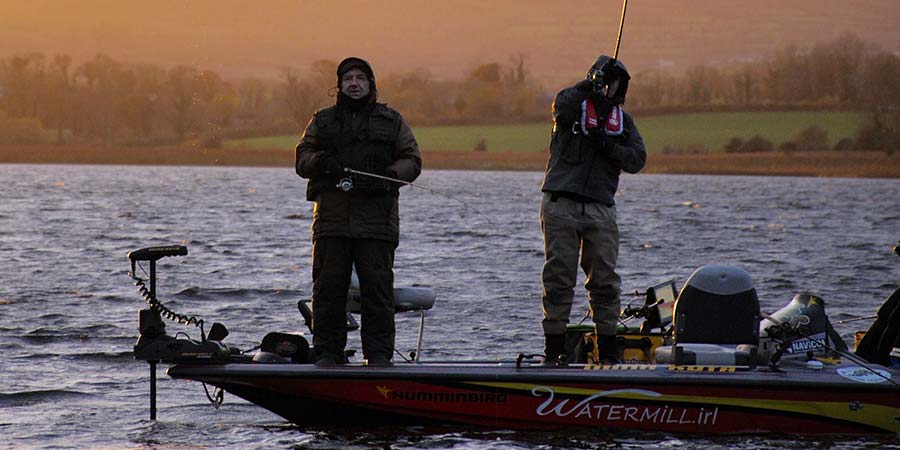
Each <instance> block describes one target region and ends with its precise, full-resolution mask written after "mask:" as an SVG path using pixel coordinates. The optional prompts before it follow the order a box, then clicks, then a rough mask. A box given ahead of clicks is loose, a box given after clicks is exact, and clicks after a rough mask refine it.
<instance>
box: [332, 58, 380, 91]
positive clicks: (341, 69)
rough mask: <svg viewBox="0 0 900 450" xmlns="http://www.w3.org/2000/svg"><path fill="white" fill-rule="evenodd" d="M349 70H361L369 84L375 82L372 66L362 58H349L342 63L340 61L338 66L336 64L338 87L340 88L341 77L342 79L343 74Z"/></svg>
mask: <svg viewBox="0 0 900 450" xmlns="http://www.w3.org/2000/svg"><path fill="white" fill-rule="evenodd" d="M350 69H359V70H361V71H362V72H363V73H364V74H366V76H367V77H369V81H370V82H373V83H374V82H375V73H374V72H373V71H372V65H371V64H369V62H368V61H366V60H364V59H362V58H357V57H355V56H351V57H349V58H346V59H344V60H343V61H341V63H340V64H338V67H337V78H338V86H340V84H341V77H343V76H344V74H345V73H347V72H349V71H350Z"/></svg>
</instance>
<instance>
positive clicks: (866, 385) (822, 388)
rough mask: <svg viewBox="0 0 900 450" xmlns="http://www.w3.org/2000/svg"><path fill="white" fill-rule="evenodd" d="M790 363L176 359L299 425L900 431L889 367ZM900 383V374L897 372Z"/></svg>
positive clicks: (193, 374) (179, 369) (187, 370)
mask: <svg viewBox="0 0 900 450" xmlns="http://www.w3.org/2000/svg"><path fill="white" fill-rule="evenodd" d="M878 370H879V373H881V374H882V376H872V374H871V373H869V372H868V371H865V369H860V368H853V367H846V368H840V367H838V368H826V369H824V370H809V369H802V368H800V369H797V370H791V371H781V372H772V371H763V370H747V371H740V370H735V368H733V367H705V368H704V367H690V368H687V367H679V366H665V365H619V366H586V367H585V368H581V367H571V368H543V367H539V366H527V365H525V366H521V367H517V366H516V365H515V364H512V363H498V364H409V365H398V366H395V367H391V368H370V367H365V366H361V365H359V366H358V365H346V366H339V367H335V368H318V367H315V366H312V365H307V364H222V365H175V366H173V367H171V368H170V369H169V375H170V376H172V377H173V378H178V379H191V380H196V381H202V382H204V383H209V384H212V385H215V386H218V387H220V388H222V389H224V390H226V391H228V392H230V393H232V394H234V395H237V396H239V397H242V398H244V399H246V400H248V401H250V402H253V403H255V404H257V405H260V406H262V407H264V408H266V409H268V410H270V411H272V412H274V413H276V414H278V415H280V416H282V417H284V418H286V419H287V420H290V421H291V422H294V423H296V424H298V425H300V426H308V425H323V426H330V425H344V424H366V425H372V424H387V423H392V424H429V423H458V424H470V425H479V426H486V427H498V428H512V429H559V428H568V427H580V428H584V427H597V428H629V429H636V430H653V431H664V432H690V433H762V432H774V433H791V434H797V433H800V434H821V433H826V434H872V433H895V434H896V433H900V388H898V387H897V385H896V384H893V383H891V382H890V381H889V380H887V379H885V378H884V376H883V375H886V376H887V378H890V379H891V380H897V378H898V377H900V374H898V372H896V371H889V370H886V369H881V368H879V369H878ZM894 383H896V381H894Z"/></svg>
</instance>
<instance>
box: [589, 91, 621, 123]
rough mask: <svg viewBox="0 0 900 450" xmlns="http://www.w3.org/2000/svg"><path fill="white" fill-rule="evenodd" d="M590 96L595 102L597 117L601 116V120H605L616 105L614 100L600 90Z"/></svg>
mask: <svg viewBox="0 0 900 450" xmlns="http://www.w3.org/2000/svg"><path fill="white" fill-rule="evenodd" d="M588 98H589V99H590V100H591V101H592V102H594V110H595V111H597V117H598V118H600V120H601V122H605V121H606V119H607V118H608V117H609V113H610V112H612V109H613V107H614V106H615V104H614V103H613V101H612V100H610V99H609V98H607V97H606V96H605V95H603V94H601V93H599V92H597V93H594V94H592V95H590V96H589V97H588Z"/></svg>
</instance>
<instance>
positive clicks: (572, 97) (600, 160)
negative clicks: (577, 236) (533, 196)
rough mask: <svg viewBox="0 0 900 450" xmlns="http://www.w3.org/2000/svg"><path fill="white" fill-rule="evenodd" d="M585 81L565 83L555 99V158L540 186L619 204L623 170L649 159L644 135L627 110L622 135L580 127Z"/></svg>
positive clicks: (638, 167) (552, 150)
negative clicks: (565, 85) (582, 130)
mask: <svg viewBox="0 0 900 450" xmlns="http://www.w3.org/2000/svg"><path fill="white" fill-rule="evenodd" d="M583 85H584V83H579V84H578V85H575V86H572V87H569V88H566V89H563V90H562V91H561V92H560V93H559V94H557V95H556V99H555V100H554V101H553V134H552V136H551V139H550V159H549V160H548V161H547V169H546V172H545V174H544V182H543V184H542V185H541V190H542V191H544V192H557V193H565V194H572V195H574V196H576V197H581V198H585V199H587V200H589V201H594V202H599V203H603V204H606V205H610V206H611V205H614V204H615V200H614V197H615V195H616V190H617V189H618V187H619V174H621V173H622V172H623V171H624V172H628V173H637V172H639V171H640V170H641V169H642V168H643V167H644V163H645V162H646V160H647V153H646V150H645V149H644V140H643V139H642V138H641V134H640V133H639V132H638V129H637V126H635V124H634V120H632V118H631V116H630V115H628V113H625V114H624V131H623V132H622V134H621V135H620V136H606V135H605V134H602V131H599V132H598V134H600V135H599V136H595V135H594V134H593V133H592V134H591V135H590V136H587V135H584V134H582V133H580V132H579V127H578V121H579V120H580V117H581V103H582V102H583V101H584V100H585V99H586V98H587V96H588V94H589V91H586V90H585V89H584V88H583Z"/></svg>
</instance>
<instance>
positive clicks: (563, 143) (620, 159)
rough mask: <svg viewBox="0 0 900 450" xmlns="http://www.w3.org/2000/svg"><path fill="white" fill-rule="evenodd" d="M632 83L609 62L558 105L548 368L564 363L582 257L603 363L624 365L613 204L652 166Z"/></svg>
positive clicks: (548, 207) (547, 219) (545, 209)
mask: <svg viewBox="0 0 900 450" xmlns="http://www.w3.org/2000/svg"><path fill="white" fill-rule="evenodd" d="M629 78H630V77H629V75H628V72H627V70H626V69H625V66H624V65H623V64H622V63H621V62H620V61H616V60H613V59H611V58H610V57H608V56H605V55H604V56H601V57H600V58H598V59H597V61H596V62H595V63H594V65H593V66H591V68H590V70H589V71H588V76H587V78H586V79H585V80H583V81H581V82H579V83H578V84H576V85H574V86H572V87H569V88H566V89H563V90H562V91H561V92H560V93H559V94H557V96H556V99H555V100H554V102H553V134H552V137H551V141H550V159H549V161H548V162H547V170H546V173H545V175H544V182H543V185H542V186H541V190H542V191H543V192H544V195H543V199H542V202H541V230H542V232H543V234H544V253H545V262H544V268H543V271H542V280H543V286H544V289H543V296H542V306H543V321H542V323H541V325H542V328H543V331H544V338H545V342H544V343H545V356H546V359H545V364H547V365H556V364H562V363H564V361H563V360H562V359H561V358H562V357H563V356H564V354H565V332H566V325H567V324H568V322H569V315H570V313H571V310H572V302H573V299H574V289H575V281H576V276H577V275H578V264H579V250H580V252H581V261H580V263H581V268H582V269H583V270H584V272H585V274H586V275H587V280H586V282H585V288H586V289H587V290H588V293H589V300H590V306H591V314H592V317H593V319H594V326H595V331H596V334H597V344H598V348H599V356H600V359H601V361H602V362H603V363H616V362H618V361H619V358H618V356H617V355H618V353H617V350H616V344H615V338H616V336H615V335H616V327H617V318H618V315H619V308H620V301H619V292H620V287H619V286H620V281H621V280H620V278H619V275H618V274H616V270H615V269H616V259H617V257H618V252H619V229H618V225H617V223H616V206H615V201H614V197H615V194H616V189H617V187H618V185H619V174H620V173H621V172H622V171H625V172H628V173H637V172H638V171H640V170H641V169H642V168H643V167H644V162H645V160H646V152H645V150H644V141H643V139H641V135H640V133H638V130H637V127H636V126H635V124H634V121H633V120H632V119H631V116H629V115H628V114H626V113H625V112H624V111H623V110H622V104H623V103H624V101H625V93H626V91H627V89H628V80H629Z"/></svg>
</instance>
